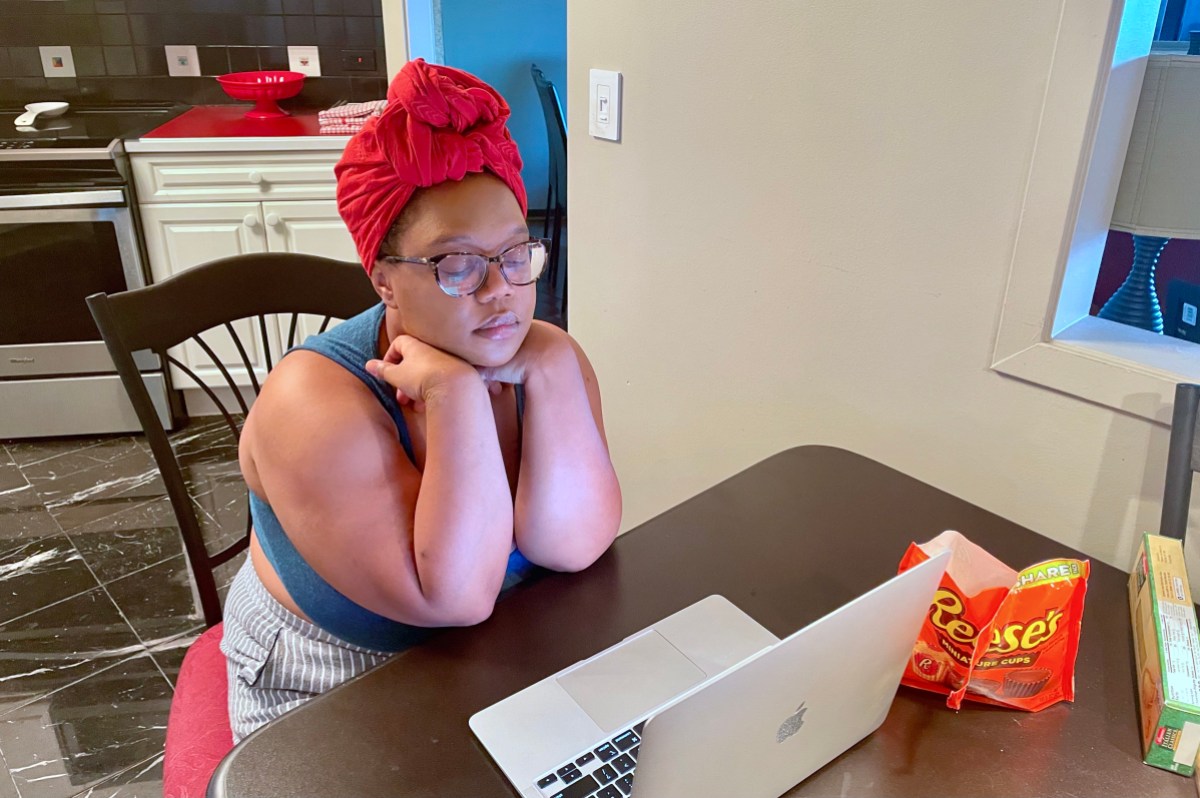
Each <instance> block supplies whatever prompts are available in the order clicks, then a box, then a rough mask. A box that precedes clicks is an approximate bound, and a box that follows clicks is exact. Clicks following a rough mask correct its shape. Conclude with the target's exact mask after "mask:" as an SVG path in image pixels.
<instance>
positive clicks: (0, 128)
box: [0, 103, 187, 160]
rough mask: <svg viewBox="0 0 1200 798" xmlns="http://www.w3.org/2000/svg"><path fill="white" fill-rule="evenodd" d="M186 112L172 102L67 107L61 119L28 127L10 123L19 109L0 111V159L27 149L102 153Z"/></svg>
mask: <svg viewBox="0 0 1200 798" xmlns="http://www.w3.org/2000/svg"><path fill="white" fill-rule="evenodd" d="M185 110H187V106H184V105H177V104H175V103H136V104H114V105H105V106H86V105H85V106H74V105H73V106H71V108H70V109H69V110H68V111H67V112H66V113H65V114H63V115H62V116H58V117H49V118H45V117H42V118H39V119H37V120H35V122H34V125H33V126H31V127H22V128H18V127H16V125H14V124H13V123H14V122H15V121H16V119H17V117H18V116H20V115H21V114H22V113H23V112H24V109H23V108H0V160H3V159H5V158H6V157H12V156H14V155H16V154H17V153H19V154H20V156H21V157H22V159H24V158H25V157H27V156H29V155H31V154H32V153H30V152H29V151H30V150H96V151H101V152H103V151H105V150H108V149H109V148H110V147H112V145H113V142H115V141H118V140H120V139H124V138H136V137H138V136H141V135H142V134H144V133H148V132H149V131H151V130H153V129H154V128H156V127H158V126H159V125H161V124H163V123H164V122H167V121H168V120H170V119H173V118H174V117H175V116H177V115H179V114H181V113H183V112H184V111H185Z"/></svg>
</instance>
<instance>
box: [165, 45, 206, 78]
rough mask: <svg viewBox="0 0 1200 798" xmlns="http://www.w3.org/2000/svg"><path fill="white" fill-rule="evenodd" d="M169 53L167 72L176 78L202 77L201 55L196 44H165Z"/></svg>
mask: <svg viewBox="0 0 1200 798" xmlns="http://www.w3.org/2000/svg"><path fill="white" fill-rule="evenodd" d="M163 51H164V52H166V54H167V74H168V75H171V76H172V77H176V78H198V77H200V56H199V55H198V54H197V53H196V45H194V44H168V45H164V46H163Z"/></svg>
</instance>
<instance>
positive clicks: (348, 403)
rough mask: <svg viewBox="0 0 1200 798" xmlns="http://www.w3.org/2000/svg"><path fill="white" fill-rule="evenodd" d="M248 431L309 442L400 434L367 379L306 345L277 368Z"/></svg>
mask: <svg viewBox="0 0 1200 798" xmlns="http://www.w3.org/2000/svg"><path fill="white" fill-rule="evenodd" d="M245 432H246V433H248V434H249V437H250V438H251V439H252V440H260V441H261V440H272V441H280V440H288V441H294V442H295V443H294V444H293V445H295V446H298V447H304V448H307V447H318V448H319V447H321V446H324V445H330V446H336V445H338V443H339V442H342V443H345V442H346V441H348V440H351V439H359V438H361V436H372V437H374V436H379V437H381V438H384V439H387V440H391V441H395V439H396V431H395V426H394V424H393V422H392V419H391V418H390V417H389V416H388V414H387V412H386V411H385V410H384V408H383V407H382V406H381V405H380V404H379V401H378V399H377V398H376V397H375V395H374V394H373V393H372V391H371V389H370V388H369V387H368V386H367V385H366V384H365V383H364V382H363V381H362V380H361V379H359V378H358V377H356V376H355V375H354V374H352V373H350V372H349V371H347V370H346V369H345V368H343V367H342V366H340V365H338V364H337V363H335V362H334V361H332V360H330V359H329V358H327V357H324V356H323V355H320V354H318V353H316V352H310V351H306V350H298V351H295V352H292V353H291V354H289V355H288V356H287V357H286V358H284V359H283V360H282V361H280V363H279V364H278V365H277V366H276V367H275V369H274V370H273V371H272V372H271V374H270V376H269V377H268V378H267V380H266V381H265V382H264V383H263V387H262V392H261V393H260V394H259V396H258V398H257V399H255V401H254V406H253V407H252V408H251V409H250V415H249V416H248V417H247V419H246V430H245Z"/></svg>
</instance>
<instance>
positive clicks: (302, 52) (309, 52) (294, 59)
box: [288, 45, 321, 78]
mask: <svg viewBox="0 0 1200 798" xmlns="http://www.w3.org/2000/svg"><path fill="white" fill-rule="evenodd" d="M288 66H290V67H291V69H292V71H293V72H303V73H304V74H305V75H308V76H309V77H310V78H319V77H321V54H320V52H318V51H317V48H316V46H309V45H301V46H296V45H288Z"/></svg>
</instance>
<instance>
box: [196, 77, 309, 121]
mask: <svg viewBox="0 0 1200 798" xmlns="http://www.w3.org/2000/svg"><path fill="white" fill-rule="evenodd" d="M217 82H218V83H220V84H221V88H222V89H224V90H225V93H226V94H228V95H229V96H230V97H232V98H233V99H235V100H253V101H254V107H253V108H251V109H250V110H249V111H247V112H246V118H247V119H277V118H279V117H281V116H288V112H287V111H284V110H283V109H282V108H280V107H279V106H278V105H276V103H275V101H276V100H286V99H287V98H288V97H295V96H296V95H297V94H299V93H300V89H302V88H304V73H303V72H284V71H273V70H265V71H262V72H233V73H231V74H229V75H221V76H219V77H218V78H217Z"/></svg>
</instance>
